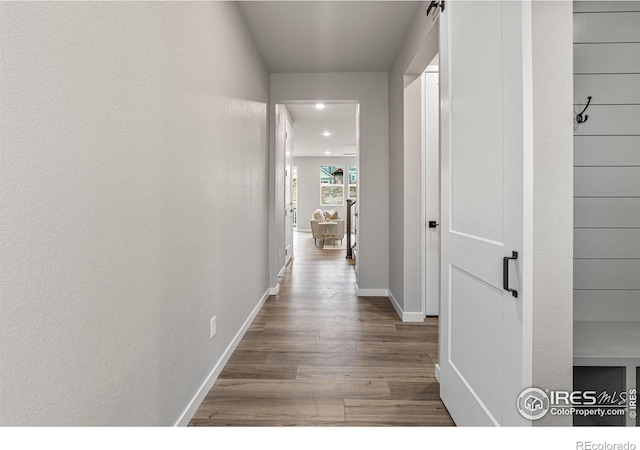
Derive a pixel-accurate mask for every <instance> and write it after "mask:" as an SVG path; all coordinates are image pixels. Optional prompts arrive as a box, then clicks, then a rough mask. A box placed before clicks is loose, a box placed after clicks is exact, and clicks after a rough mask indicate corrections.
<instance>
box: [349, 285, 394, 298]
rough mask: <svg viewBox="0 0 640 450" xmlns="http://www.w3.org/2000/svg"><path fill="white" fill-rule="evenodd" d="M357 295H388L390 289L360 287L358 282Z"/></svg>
mask: <svg viewBox="0 0 640 450" xmlns="http://www.w3.org/2000/svg"><path fill="white" fill-rule="evenodd" d="M356 295H357V296H358V297H388V296H389V290H388V289H360V288H359V287H358V285H357V284H356Z"/></svg>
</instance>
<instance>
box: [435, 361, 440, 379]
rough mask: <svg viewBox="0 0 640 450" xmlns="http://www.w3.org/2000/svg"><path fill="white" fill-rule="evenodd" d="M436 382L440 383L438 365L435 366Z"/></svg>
mask: <svg viewBox="0 0 640 450" xmlns="http://www.w3.org/2000/svg"><path fill="white" fill-rule="evenodd" d="M436 380H438V383H440V364H436Z"/></svg>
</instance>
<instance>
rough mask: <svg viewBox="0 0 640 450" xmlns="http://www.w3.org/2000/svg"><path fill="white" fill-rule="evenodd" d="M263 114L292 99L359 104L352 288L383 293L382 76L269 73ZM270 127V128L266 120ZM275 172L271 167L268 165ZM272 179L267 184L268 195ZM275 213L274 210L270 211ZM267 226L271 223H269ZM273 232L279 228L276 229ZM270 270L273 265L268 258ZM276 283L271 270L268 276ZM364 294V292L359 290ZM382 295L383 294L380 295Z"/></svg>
mask: <svg viewBox="0 0 640 450" xmlns="http://www.w3.org/2000/svg"><path fill="white" fill-rule="evenodd" d="M270 93H271V99H270V106H269V111H274V110H275V105H276V104H277V103H286V102H294V101H315V100H323V101H327V102H330V101H349V102H350V103H359V104H360V129H359V131H360V152H359V159H358V162H357V164H358V166H359V174H358V175H359V179H358V184H359V195H360V198H359V199H358V205H359V208H358V214H359V216H358V218H359V228H358V232H359V237H358V248H359V252H358V259H357V263H356V264H357V267H358V288H359V289H361V290H362V289H366V290H369V293H367V294H366V295H374V294H375V295H386V292H387V288H388V280H389V245H388V236H389V212H388V211H389V182H388V176H389V170H388V162H389V152H388V150H389V147H388V143H389V135H388V125H389V123H388V117H389V116H388V101H387V100H388V98H387V94H388V87H387V73H386V72H358V73H347V72H345V73H272V74H271V91H270ZM270 126H271V127H272V129H273V127H274V126H275V123H274V120H273V118H272V117H271V118H270ZM270 154H271V156H272V158H271V161H275V139H274V137H273V136H272V137H271V138H270ZM272 173H274V174H275V167H272ZM275 186H276V180H275V179H272V180H271V182H270V189H271V190H272V191H273V190H274V189H275ZM276 214H277V212H276ZM271 224H272V226H275V225H274V222H273V221H272V222H271ZM277 229H278V230H280V229H281V228H280V227H278V228H277ZM274 258H277V253H276V252H274V251H272V252H271V254H270V260H271V262H272V267H273V266H277V264H274V263H273V259H274ZM269 278H270V279H269V281H270V285H271V286H275V285H276V284H277V282H278V281H277V272H275V273H274V271H272V272H271V274H270V276H269ZM365 292H366V291H365ZM382 292H384V294H382Z"/></svg>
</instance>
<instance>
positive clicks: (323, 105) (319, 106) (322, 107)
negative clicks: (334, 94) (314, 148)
mask: <svg viewBox="0 0 640 450" xmlns="http://www.w3.org/2000/svg"><path fill="white" fill-rule="evenodd" d="M314 106H315V107H316V109H319V110H323V109H325V108H326V107H327V105H325V104H324V103H316V104H315V105H314Z"/></svg>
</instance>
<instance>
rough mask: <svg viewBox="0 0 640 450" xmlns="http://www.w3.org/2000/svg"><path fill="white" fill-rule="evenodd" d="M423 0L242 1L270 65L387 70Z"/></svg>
mask: <svg viewBox="0 0 640 450" xmlns="http://www.w3.org/2000/svg"><path fill="white" fill-rule="evenodd" d="M418 4H419V2H413V1H241V2H239V5H240V9H241V10H242V13H243V15H244V17H245V20H246V22H247V26H248V28H249V32H250V33H251V35H252V37H253V41H254V43H255V45H256V46H257V47H258V50H259V52H260V54H261V55H262V58H263V61H264V63H265V65H266V66H267V70H268V71H269V72H272V73H283V72H386V71H388V70H389V69H390V68H391V65H392V64H393V61H394V59H395V57H396V54H397V53H398V51H399V49H400V47H401V45H402V41H403V40H404V36H405V34H406V32H407V29H408V28H409V26H410V24H411V21H412V19H413V17H414V16H415V14H416V12H417V8H418Z"/></svg>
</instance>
